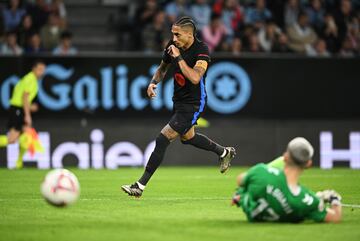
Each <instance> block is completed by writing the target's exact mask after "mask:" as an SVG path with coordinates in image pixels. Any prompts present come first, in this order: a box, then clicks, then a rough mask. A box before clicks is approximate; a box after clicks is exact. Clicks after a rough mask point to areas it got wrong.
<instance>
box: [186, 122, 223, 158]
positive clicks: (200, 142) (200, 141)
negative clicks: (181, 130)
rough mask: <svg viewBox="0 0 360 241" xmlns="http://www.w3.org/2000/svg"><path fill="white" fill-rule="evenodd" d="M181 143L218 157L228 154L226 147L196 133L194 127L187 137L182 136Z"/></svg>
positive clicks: (187, 133)
mask: <svg viewBox="0 0 360 241" xmlns="http://www.w3.org/2000/svg"><path fill="white" fill-rule="evenodd" d="M181 142H182V143H183V144H185V145H193V146H195V147H197V148H200V149H203V150H206V151H211V152H214V153H215V154H217V155H218V156H221V155H223V156H225V154H226V148H225V147H223V146H221V145H219V144H218V143H216V142H214V141H213V140H211V139H210V138H208V137H207V136H205V135H203V134H200V133H196V132H195V127H194V126H192V127H191V128H190V130H189V131H188V132H186V133H185V135H182V136H181Z"/></svg>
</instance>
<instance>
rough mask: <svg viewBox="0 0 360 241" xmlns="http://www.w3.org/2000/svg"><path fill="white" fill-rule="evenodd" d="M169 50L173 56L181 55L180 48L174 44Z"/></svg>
mask: <svg viewBox="0 0 360 241" xmlns="http://www.w3.org/2000/svg"><path fill="white" fill-rule="evenodd" d="M167 52H168V54H169V55H170V56H171V57H173V58H176V57H178V56H179V55H180V50H179V49H178V48H176V47H175V45H173V44H172V45H170V46H169V47H168V48H167Z"/></svg>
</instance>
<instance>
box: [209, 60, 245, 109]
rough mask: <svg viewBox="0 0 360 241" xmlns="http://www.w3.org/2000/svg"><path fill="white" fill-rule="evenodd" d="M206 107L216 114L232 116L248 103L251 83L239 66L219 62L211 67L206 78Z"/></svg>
mask: <svg viewBox="0 0 360 241" xmlns="http://www.w3.org/2000/svg"><path fill="white" fill-rule="evenodd" d="M206 90H207V94H208V106H209V107H210V108H211V109H212V110H213V111H216V112H218V113H222V114H232V113H235V112H237V111H239V110H241V109H242V108H243V107H244V106H245V105H246V104H247V102H248V101H249V98H250V95H251V82H250V78H249V76H248V74H247V73H246V72H245V70H244V69H243V68H241V67H240V66H239V65H237V64H234V63H232V62H221V63H218V64H215V65H212V66H211V68H210V69H209V72H208V74H207V78H206Z"/></svg>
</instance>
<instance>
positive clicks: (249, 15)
mask: <svg viewBox="0 0 360 241" xmlns="http://www.w3.org/2000/svg"><path fill="white" fill-rule="evenodd" d="M271 17H272V14H271V12H270V11H269V9H267V8H266V3H265V0H256V5H255V7H250V8H247V9H246V18H245V23H247V24H254V25H255V26H256V27H257V28H260V27H261V25H262V23H264V22H265V21H266V20H268V19H270V18H271Z"/></svg>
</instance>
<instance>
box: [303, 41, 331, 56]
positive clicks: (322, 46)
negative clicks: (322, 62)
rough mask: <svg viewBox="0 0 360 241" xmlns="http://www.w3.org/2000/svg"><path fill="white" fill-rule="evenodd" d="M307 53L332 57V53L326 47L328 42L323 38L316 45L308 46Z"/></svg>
mask: <svg viewBox="0 0 360 241" xmlns="http://www.w3.org/2000/svg"><path fill="white" fill-rule="evenodd" d="M306 54H307V55H308V56H312V57H330V53H329V51H327V48H326V42H325V40H323V39H318V40H317V41H316V42H315V44H314V46H312V47H311V48H307V49H306Z"/></svg>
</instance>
